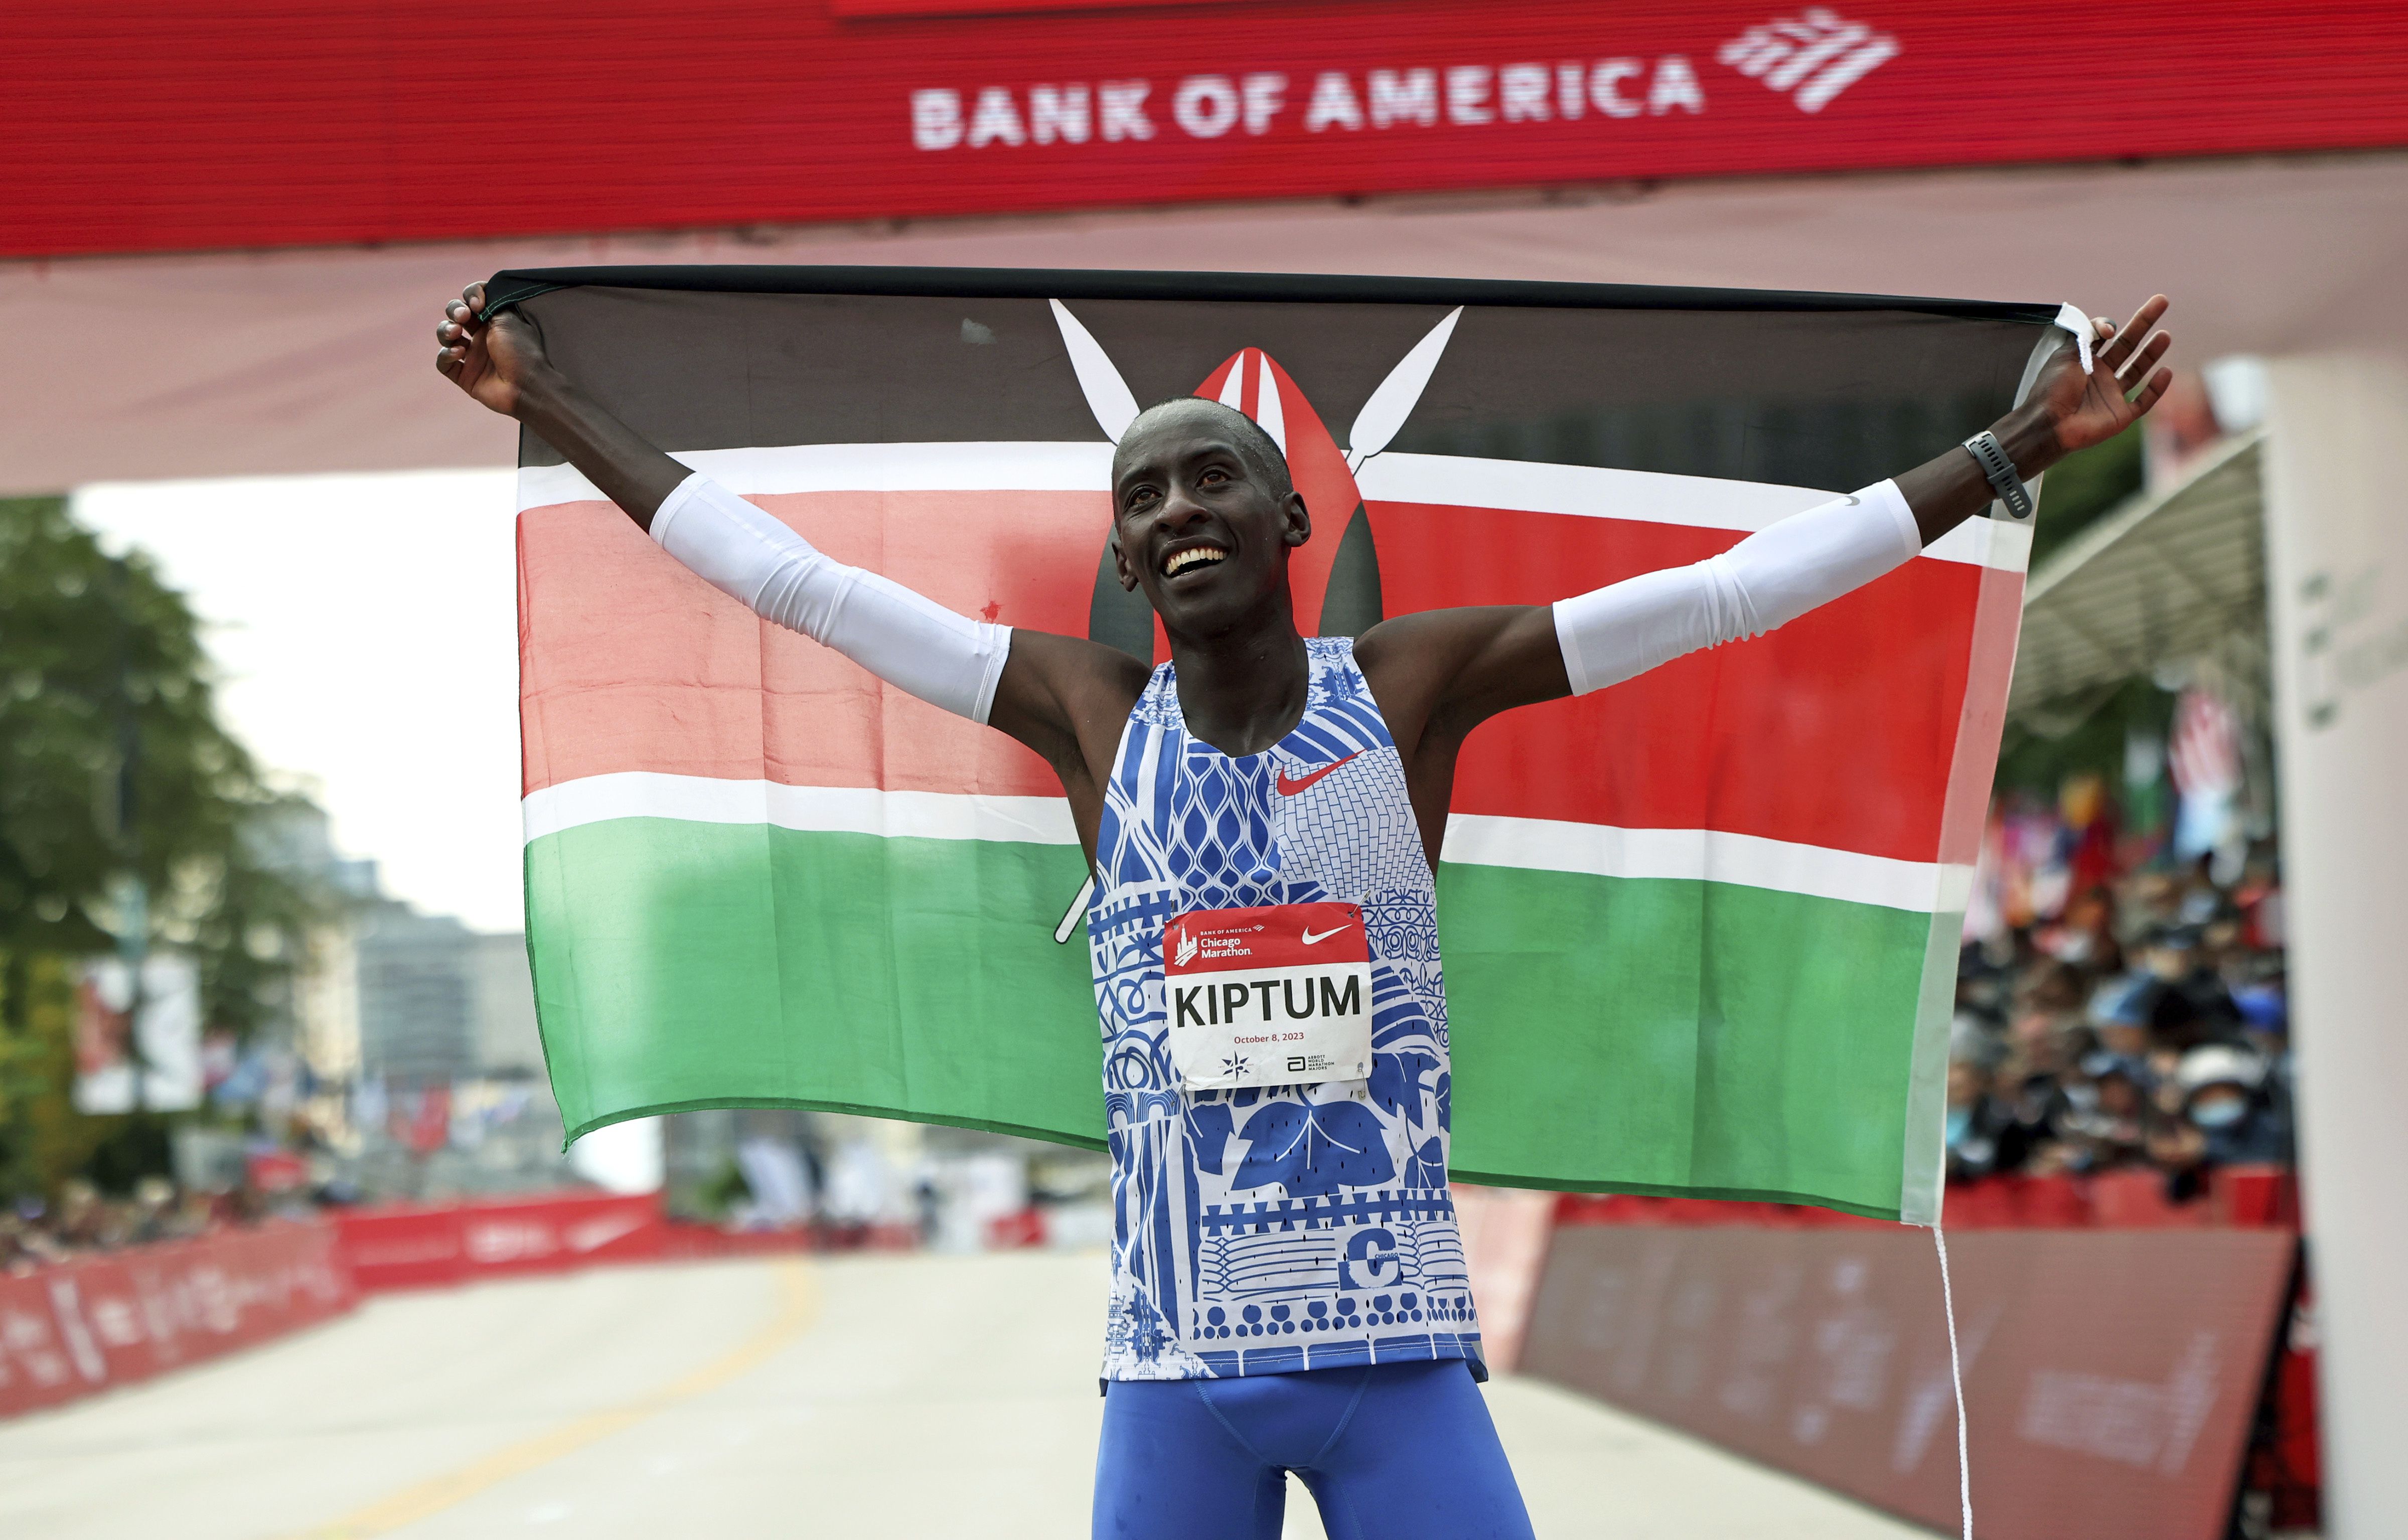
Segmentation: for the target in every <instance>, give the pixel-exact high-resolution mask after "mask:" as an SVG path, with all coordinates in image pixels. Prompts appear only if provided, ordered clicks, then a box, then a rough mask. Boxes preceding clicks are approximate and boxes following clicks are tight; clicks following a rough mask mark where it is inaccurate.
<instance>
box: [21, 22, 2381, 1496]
mask: <svg viewBox="0 0 2408 1540" xmlns="http://www.w3.org/2000/svg"><path fill="white" fill-rule="evenodd" d="M0 49H5V51H6V56H7V58H8V59H9V60H10V61H11V64H12V68H11V71H10V74H11V80H12V83H11V87H10V93H9V97H10V112H9V126H8V129H7V138H6V143H5V149H0V320H5V321H6V323H7V335H9V336H10V337H11V338H12V339H13V341H14V347H13V348H12V349H11V355H12V357H14V358H15V360H16V363H15V364H14V365H13V366H11V367H9V368H8V369H7V373H6V375H5V377H0V1203H5V1205H6V1207H5V1210H0V1529H5V1530H6V1532H7V1533H11V1534H18V1533H22V1534H26V1535H42V1536H45V1537H48V1536H66V1535H75V1536H93V1537H108V1536H119V1535H132V1534H136V1533H141V1534H144V1535H158V1534H168V1535H174V1536H178V1537H179V1540H181V1537H184V1536H193V1537H200V1536H219V1535H223V1536H229V1537H233V1536H263V1537H265V1536H283V1535H301V1534H324V1535H334V1534H342V1535H370V1534H385V1533H407V1534H409V1535H413V1536H415V1535H437V1534H443V1533H464V1534H465V1533H478V1534H494V1533H516V1532H517V1531H518V1530H520V1529H523V1528H543V1527H547V1526H552V1525H555V1524H562V1523H573V1524H576V1525H580V1526H582V1527H583V1528H584V1529H585V1530H587V1531H589V1532H597V1533H610V1534H617V1533H629V1534H634V1533H652V1532H655V1531H659V1530H663V1529H668V1528H675V1529H677V1530H681V1531H695V1530H707V1531H709V1532H710V1533H725V1534H747V1535H749V1534H770V1533H805V1532H809V1531H810V1530H811V1529H812V1527H813V1526H814V1525H818V1526H820V1527H824V1528H825V1529H828V1530H831V1531H834V1532H838V1533H862V1532H863V1531H865V1530H868V1529H873V1528H874V1529H884V1530H892V1531H897V1532H899V1531H902V1530H904V1529H905V1528H906V1527H917V1528H920V1529H925V1530H928V1531H932V1532H935V1533H994V1534H1024V1533H1025V1534H1040V1533H1047V1534H1050V1533H1078V1532H1079V1530H1080V1527H1081V1526H1082V1524H1083V1523H1084V1518H1083V1515H1084V1513H1085V1504H1086V1483H1087V1479H1088V1472H1089V1470H1090V1468H1091V1462H1092V1458H1093V1437H1094V1427H1095V1419H1096V1417H1097V1403H1096V1401H1095V1398H1094V1396H1093V1394H1092V1390H1091V1385H1092V1380H1091V1377H1090V1376H1088V1370H1089V1367H1090V1365H1091V1364H1092V1362H1093V1358H1092V1354H1093V1352H1094V1350H1095V1349H1094V1342H1093V1337H1094V1329H1095V1326H1096V1325H1097V1321H1098V1320H1099V1319H1100V1314H1101V1312H1100V1308H1099V1307H1100V1305H1101V1303H1102V1302H1101V1291H1102V1266H1101V1262H1100V1259H1099V1251H1100V1248H1101V1247H1102V1246H1103V1244H1104V1243H1105V1241H1106V1240H1107V1239H1108V1237H1109V1234H1110V1230H1111V1223H1110V1213H1109V1208H1108V1205H1107V1204H1106V1201H1105V1182H1106V1172H1105V1168H1104V1165H1103V1162H1102V1158H1101V1157H1100V1156H1096V1155H1092V1154H1088V1153H1084V1152H1081V1151H1078V1150H1072V1149H1067V1148H1054V1147H1048V1146H1038V1145H1032V1144H1029V1143H1026V1142H1022V1141H1015V1140H1011V1139H1007V1138H1003V1137H999V1136H993V1135H984V1134H968V1133H963V1132H959V1131H952V1130H939V1129H922V1128H917V1127H912V1126H909V1125H902V1124H894V1123H880V1122H873V1121H869V1120H866V1119H850V1118H844V1117H839V1116H835V1115H829V1114H810V1113H799V1112H771V1111H759V1112H723V1111H713V1112H695V1113H684V1114H680V1115H677V1116H674V1117H669V1118H665V1119H655V1120H652V1121H647V1122H642V1123H635V1124H626V1125H621V1126H618V1127H614V1128H611V1129H608V1130H604V1131H602V1132H601V1133H598V1134H594V1135H591V1136H589V1137H588V1138H586V1139H584V1140H582V1141H581V1142H580V1143H579V1144H578V1145H577V1146H576V1147H575V1148H572V1149H570V1150H568V1151H567V1152H566V1154H564V1153H563V1152H562V1150H561V1136H562V1129H561V1122H560V1119H559V1115H558V1112H557V1110H556V1108H555V1107H554V1105H553V1104H552V1097H551V1093H550V1091H549V1088H548V1084H547V1081H546V1078H545V1075H544V1065H543V1057H542V1048H541V1044H540V1042H539V1040H538V1035H537V1032H536V1025H535V1018H534V1011H533V1006H532V1002H531V999H530V989H529V983H528V975H527V963H526V952H525V947H524V938H523V934H521V932H520V926H521V922H522V921H521V909H520V903H521V888H520V873H519V860H518V851H519V843H520V833H519V823H518V806H517V805H518V786H519V781H518V765H517V760H516V754H517V737H516V731H517V723H516V716H515V706H516V683H517V680H516V676H515V667H514V659H515V653H514V644H515V638H516V633H515V630H514V623H515V616H514V604H515V592H514V585H513V567H512V532H511V520H512V513H513V509H514V506H515V504H514V497H513V491H512V473H511V471H510V469H509V466H510V465H511V464H513V463H514V462H515V458H516V455H515V448H516V447H515V442H514V438H513V434H512V430H511V429H510V427H509V424H507V423H506V422H504V421H501V420H499V419H495V418H492V417H490V416H488V415H486V414H483V413H481V412H479V411H477V410H475V409H474V408H472V407H470V406H466V404H464V403H463V402H461V401H460V400H459V399H458V398H457V396H456V393H455V392H452V390H451V389H450V388H449V387H448V386H446V385H444V384H443V382H442V381H441V380H440V379H439V378H437V376H436V375H435V374H434V372H433V371H432V369H431V368H430V367H429V364H431V363H432V361H433V360H432V352H433V347H434V344H433V340H432V335H431V334H432V328H433V326H434V324H435V322H436V321H437V316H438V310H439V307H440V305H441V303H442V301H443V300H444V299H445V298H446V297H447V296H449V295H452V294H455V293H456V292H458V290H459V289H460V287H461V285H462V284H464V283H466V282H467V281H470V280H472V279H476V278H482V277H485V276H487V275H490V274H492V273H493V272H495V271H496V270H499V269H502V268H507V267H534V266H544V265H555V264H586V263H616V264H646V263H659V264H682V263H711V262H741V263H810V264H930V265H990V266H1039V267H1073V266H1075V267H1131V268H1164V269H1188V270H1194V269H1229V270H1259V271H1297V272H1360V273H1394V274H1432V275H1452V276H1462V277H1477V278H1541V279H1567V280H1579V281H1594V282H1630V283H1656V284H1680V285H1726V286H1737V287H1753V288H1766V289H1785V290H1837V291H1848V292H1888V293H1910V294H1941V295H1951V296H1963V297H1970V298H1982V299H2003V300H2042V301H2052V302H2053V301H2056V300H2059V299H2071V300H2072V301H2073V302H2074V303H2076V304H2077V305H2079V306H2081V307H2084V308H2085V309H2087V310H2089V311H2091V312H2093V313H2096V314H2107V315H2113V316H2115V317H2117V318H2119V319H2120V318H2121V317H2123V316H2125V315H2128V314H2129V312H2130V311H2131V310H2132V308H2133V307H2135V306H2136V305H2137V304H2138V303H2139V302H2140V301H2141V300H2142V299H2143V298H2145V297H2146V296H2147V295H2149V294H2150V293H2152V292H2160V291H2161V292H2166V293H2168V294H2170V295H2171V296H2172V298H2173V301H2174V308H2173V312H2172V315H2171V319H2170V322H2169V325H2170V329H2171V331H2172V332H2173V334H2174V335H2175V337H2176V339H2177V342H2176V362H2177V363H2178V364H2180V365H2181V369H2180V373H2179V378H2178V379H2177V382H2176V385H2175V387H2174V390H2173V392H2172V393H2171V395H2170V396H2169V397H2168V398H2167V400H2166V401H2165V403H2164V404H2163V405H2162V406H2160V408H2159V409H2158V410H2157V413H2156V414H2155V415H2154V416H2153V417H2152V418H2151V419H2149V420H2148V421H2147V422H2146V423H2145V424H2144V427H2143V430H2142V431H2139V432H2135V433H2133V434H2131V435H2126V436H2125V437H2124V438H2122V439H2119V440H2117V441H2115V442H2113V443H2110V444H2107V445H2104V446H2101V447H2100V448H2099V449H2094V450H2091V451H2088V452H2086V453H2085V454H2084V455H2081V456H2078V457H2076V458H2075V459H2074V460H2071V461H2070V462H2068V463H2065V464H2064V465H2062V466H2061V467H2059V468H2057V469H2056V470H2053V471H2051V472H2050V473H2049V475H2048V477H2047V478H2046V484H2045V487H2044V489H2043V492H2042V513H2041V519H2040V523H2039V526H2038V530H2037V535H2036V540H2035V545H2034V549H2033V557H2032V563H2031V568H2030V572H2029V574H2028V579H2027V581H2026V584H2025V589H2024V606H2025V614H2024V628H2023V637H2022V644H2021V650H2020V652H2019V653H2018V656H2017V661H2016V667H2015V674H2014V689H2013V694H2012V697H2011V700H2010V703H2009V707H2008V720H2007V723H2006V728H2005V739H2004V749H2003V752H2002V756H2001V760H2000V769H1999V775H1998V781H1997V787H1996V791H1995V793H1994V798H1993V805H1992V808H1991V815H1990V821H1989V834H1988V837H1987V840H1986V842H1985V848H1984V851H1983V855H1982V860H1981V863H1980V866H1979V868H1978V869H1977V871H1976V872H1975V873H1974V874H1973V877H1972V892H1971V901H1970V904H1969V907H1968V912H1967V915H1966V918H1965V924H1964V934H1963V948H1962V952H1961V956H1960V963H1959V981H1958V986H1957V1010H1956V1018H1955V1023H1954V1027H1953V1032H1952V1041H1951V1069H1950V1078H1949V1098H1948V1106H1949V1113H1948V1124H1947V1143H1948V1155H1947V1161H1948V1170H1949V1176H1950V1182H1951V1185H1950V1188H1949V1193H1948V1200H1947V1222H1948V1226H1949V1228H1950V1230H1951V1232H1952V1233H1957V1235H1958V1237H1959V1239H1958V1254H1957V1262H1958V1275H1957V1305H1958V1309H1957V1326H1958V1328H1959V1331H1960V1332H1961V1333H1962V1335H1961V1339H1960V1341H1959V1342H1958V1343H1957V1345H1956V1346H1957V1349H1958V1350H1959V1351H1960V1353H1961V1356H1962V1358H1963V1360H1964V1364H1965V1371H1966V1382H1967V1388H1968V1393H1969V1396H1970V1398H1971V1419H1970V1432H1971V1455H1972V1470H1973V1493H1974V1513H1975V1516H1976V1525H1975V1527H1976V1533H1980V1534H1983V1535H1985V1536H2033V1537H2036V1540H2037V1537H2042V1536H2048V1537H2058V1536H2090V1535H2101V1536H2103V1535H2111V1534H2112V1535H2115V1536H2141V1535H2150V1536H2155V1535H2165V1536H2196V1537H2198V1540H2217V1537H2221V1536H2225V1535H2229V1534H2245V1535H2264V1534H2270V1533H2330V1534H2334V1535H2339V1536H2345V1537H2350V1540H2357V1537H2374V1536H2384V1535H2393V1534H2401V1533H2408V1465H2402V1463H2401V1462H2399V1461H2398V1460H2397V1450H2398V1449H2399V1448H2400V1447H2402V1445H2403V1443H2408V1411H2403V1409H2402V1408H2403V1403H2402V1401H2401V1396H2400V1395H2399V1392H2398V1390H2397V1387H2398V1385H2399V1384H2400V1383H2401V1381H2402V1378H2403V1376H2408V1319H2403V1312H2402V1311H2401V1308H2400V1305H2399V1300H2400V1291H2399V1283H2398V1280H2399V1279H2400V1278H2401V1276H2403V1274H2404V1273H2408V1204H2403V1201H2402V1197H2401V1193H2402V1185H2401V1184H2402V1173H2403V1171H2408V1110H2403V1109H2408V1047H2403V1044H2408V1019H2403V1015H2402V1011H2401V1004H2400V1002H2401V997H2402V991H2401V981H2402V978H2403V977H2408V975H2403V972H2402V962H2401V946H2402V941H2403V935H2408V924H2403V922H2408V903H2403V891H2402V890H2403V874H2408V812H2403V810H2402V806H2401V770H2400V766H2401V764H2402V763H2408V522H2403V520H2402V517H2401V496H2400V493H2399V491H2398V487H2399V471H2398V468H2397V459H2398V451H2399V446H2401V444H2403V443H2408V305H2403V304H2402V303H2401V294H2402V292H2403V280H2408V17H2403V15H2402V14H2401V11H2400V10H2399V9H2398V7H2388V6H2381V5H2372V4H2366V5H2351V4H2337V5H2331V6H2324V7H2315V8H2313V9H2300V8H2292V7H2267V6H2264V5H2245V4H2235V3H2228V0H2188V3H2185V4H2179V5H2177V4H2172V3H2159V0H2146V3H2135V4H2130V5H2125V6H2117V7H2095V6H2075V5H2072V4H2070V3H2060V0H2032V3H2024V4H2005V3H1997V4H1993V3H1973V0H1967V3H1962V4H1952V5H1945V6H1904V5H1895V4H1882V5H1871V4H1866V5H1855V4H1851V5H1847V6H1844V7H1830V8H1827V7H1785V6H1782V5H1777V4H1765V5H1757V4H1755V3H1754V0H1711V3H1706V4H1687V5H1680V6H1673V5H1670V4H1663V3H1656V0H1649V3H1632V4H1595V3H1572V0H1491V3H1488V4H1484V5H1478V6H1472V5H1463V4H1450V3H1445V0H1390V3H1384V4H1379V3H1373V0H1293V3H1282V4H1275V3H1270V0H1110V3H1108V0H788V3H786V4H783V5H779V6H765V5H752V4H744V5H738V4H697V5H684V6H669V5H666V4H661V3H659V0H612V3H610V4H607V5H601V6H592V7H579V8H576V9H575V10H570V9H566V8H557V7H514V8H511V9H510V10H509V12H508V13H507V14H505V15H500V16H489V15H469V14H465V13H459V12H457V11H456V10H455V9H453V8H450V7H437V6H433V5H428V4H424V3H423V0H396V3H389V4H380V5H375V6H367V5H340V4H331V3H311V0H293V3H287V4H279V5H267V4H258V3H237V4H229V5H221V6H216V7H208V8H207V9H206V10H201V9H195V8H193V7H181V6H171V5H158V4H151V5H126V6H119V7H108V8H106V9H98V8H94V7H80V6H67V5H61V4H52V3H50V0H21V3H20V4H18V5H16V6H14V7H9V9H8V10H7V13H6V14H5V15H0ZM1465 1212H1466V1215H1467V1220H1468V1224H1469V1245H1470V1248H1471V1251H1472V1255H1473V1265H1474V1274H1475V1286H1476V1288H1477V1290H1478V1291H1479V1293H1480V1297H1481V1305H1482V1310H1483V1314H1484V1319H1486V1321H1487V1322H1488V1329H1489V1333H1490V1338H1491V1341H1492V1342H1493V1343H1494V1344H1495V1346H1496V1348H1497V1355H1496V1356H1497V1360H1498V1366H1499V1367H1500V1368H1504V1369H1512V1370H1517V1371H1518V1372H1517V1373H1513V1374H1511V1375H1506V1376H1500V1377H1499V1378H1498V1380H1497V1381H1496V1382H1495V1383H1494V1384H1493V1385H1492V1386H1491V1389H1490V1396H1491V1402H1492V1405H1494V1406H1495V1408H1496V1409H1497V1413H1498V1418H1499V1420H1500V1422H1501V1423H1502V1424H1503V1426H1504V1429H1505V1433H1506V1437H1507V1444H1508V1447H1509V1449H1510V1450H1511V1451H1512V1454H1513V1456H1514V1459H1515V1462H1516V1465H1517V1469H1519V1470H1520V1471H1521V1473H1522V1475H1523V1478H1524V1481H1525V1484H1526V1487H1527V1490H1528V1491H1529V1493H1530V1497H1531V1502H1532V1507H1533V1511H1534V1514H1535V1515H1536V1516H1537V1517H1538V1519H1539V1520H1540V1527H1541V1533H1555V1534H1568V1535H1575V1534H1590V1533H1595V1534H1606V1533H1613V1534H1617V1535H1628V1534H1653V1533H1667V1534H1669V1533H1681V1534H1684V1535H1692V1536H1694V1535H1729V1536H1743V1535H1757V1534H1763V1535H1771V1534H1776V1533H1778V1534H1782V1535H1785V1536H1786V1535H1800V1534H1805V1535H1833V1536H1840V1535H1874V1534H1890V1533H1922V1532H1923V1531H1924V1530H1925V1529H1926V1528H1928V1529H1937V1530H1943V1531H1949V1532H1952V1533H1953V1531H1954V1530H1955V1527H1956V1513H1957V1505H1956V1498H1957V1487H1956V1481H1955V1464H1954V1461H1953V1458H1952V1456H1953V1450H1952V1449H1951V1448H1950V1447H1949V1445H1950V1442H1951V1437H1952V1433H1953V1417H1952V1415H1951V1411H1950V1402H1949V1399H1948V1392H1947V1384H1948V1382H1947V1378H1946V1375H1945V1370H1946V1366H1947V1363H1948V1357H1947V1354H1948V1352H1949V1350H1950V1344H1949V1343H1948V1340H1947V1338H1946V1336H1945V1334H1944V1323H1943V1319H1942V1316H1941V1315H1940V1313H1939V1301H1938V1293H1939V1280H1938V1276H1937V1273H1936V1271H1935V1270H1934V1269H1933V1267H1932V1265H1931V1260H1930V1257H1929V1255H1928V1246H1927V1245H1926V1244H1925V1242H1924V1239H1923V1237H1922V1236H1920V1235H1917V1234H1914V1233H1912V1232H1905V1231H1899V1230H1898V1229H1897V1228H1896V1227H1882V1226H1874V1225H1871V1224H1868V1223H1863V1222H1860V1221H1854V1220H1847V1219H1841V1218H1838V1217H1835V1216H1831V1215H1828V1214H1826V1213H1823V1212H1821V1211H1809V1210H1783V1209H1776V1208H1773V1207H1770V1205H1713V1204H1703V1203H1686V1202H1678V1201H1669V1200H1658V1199H1643V1198H1637V1197H1630V1196H1613V1195H1565V1196H1562V1197H1557V1196H1555V1195H1547V1194H1528V1193H1506V1192H1493V1193H1480V1192H1473V1193H1467V1194H1466V1195H1465ZM1291 1506H1292V1507H1293V1508H1297V1509H1298V1510H1299V1511H1297V1513H1295V1514H1293V1515H1292V1518H1291V1532H1292V1533H1318V1530H1317V1528H1315V1527H1314V1525H1313V1520H1312V1516H1311V1514H1310V1509H1309V1504H1304V1503H1302V1502H1301V1501H1300V1500H1299V1501H1298V1502H1297V1503H1296V1504H1291Z"/></svg>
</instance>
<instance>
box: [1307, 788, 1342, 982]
mask: <svg viewBox="0 0 2408 1540" xmlns="http://www.w3.org/2000/svg"><path fill="white" fill-rule="evenodd" d="M1331 768H1333V769H1335V768H1336V766H1334V765H1333V766H1332V767H1331ZM1354 928H1355V927H1354V926H1352V925H1332V926H1331V927H1329V929H1327V930H1326V931H1324V932H1322V933H1321V934H1319V935H1315V934H1312V932H1311V931H1307V932H1305V933H1304V944H1305V945H1306V946H1308V947H1310V946H1312V944H1313V943H1314V942H1316V941H1326V940H1328V939H1329V938H1330V937H1331V936H1333V935H1336V934H1338V933H1339V932H1340V931H1351V930H1353V929H1354Z"/></svg>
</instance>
